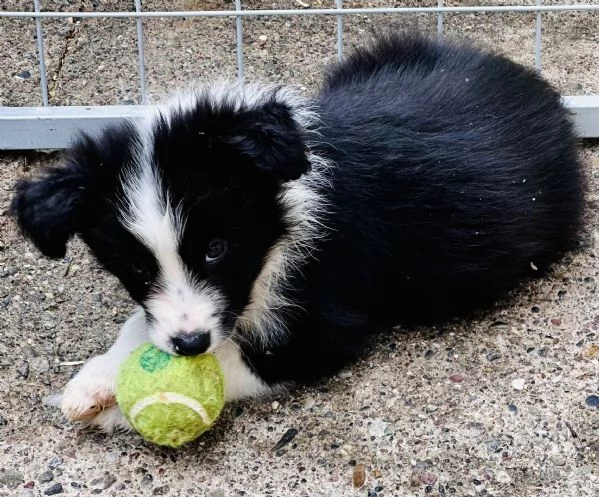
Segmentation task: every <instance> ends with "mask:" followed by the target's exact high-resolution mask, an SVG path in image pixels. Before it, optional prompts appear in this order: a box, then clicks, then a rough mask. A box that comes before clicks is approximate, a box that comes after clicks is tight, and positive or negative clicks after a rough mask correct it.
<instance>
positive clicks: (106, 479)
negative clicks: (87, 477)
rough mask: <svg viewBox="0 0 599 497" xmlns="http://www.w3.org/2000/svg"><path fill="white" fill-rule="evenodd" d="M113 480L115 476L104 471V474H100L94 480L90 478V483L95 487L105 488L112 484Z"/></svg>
mask: <svg viewBox="0 0 599 497" xmlns="http://www.w3.org/2000/svg"><path fill="white" fill-rule="evenodd" d="M115 481H116V476H114V475H111V474H110V473H106V474H105V475H104V476H101V477H100V478H96V479H95V480H92V481H91V485H92V486H94V487H96V488H100V489H102V490H106V489H107V488H109V487H110V486H112V485H113V484H114V482H115Z"/></svg>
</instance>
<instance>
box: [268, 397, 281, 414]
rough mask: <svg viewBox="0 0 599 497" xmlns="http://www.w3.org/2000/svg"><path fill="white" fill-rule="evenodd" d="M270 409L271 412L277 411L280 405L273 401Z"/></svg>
mask: <svg viewBox="0 0 599 497" xmlns="http://www.w3.org/2000/svg"><path fill="white" fill-rule="evenodd" d="M270 407H272V410H273V411H277V410H278V409H279V407H281V404H279V403H278V402H277V401H276V400H274V401H273V403H272V404H270Z"/></svg>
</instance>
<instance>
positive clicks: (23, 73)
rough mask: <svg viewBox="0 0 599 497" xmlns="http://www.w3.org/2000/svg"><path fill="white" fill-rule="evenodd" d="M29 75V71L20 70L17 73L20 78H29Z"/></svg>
mask: <svg viewBox="0 0 599 497" xmlns="http://www.w3.org/2000/svg"><path fill="white" fill-rule="evenodd" d="M30 77H31V73H30V72H29V71H21V72H18V73H17V78H18V79H21V80H25V79H29V78H30Z"/></svg>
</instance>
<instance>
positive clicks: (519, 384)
mask: <svg viewBox="0 0 599 497" xmlns="http://www.w3.org/2000/svg"><path fill="white" fill-rule="evenodd" d="M524 383H526V380H525V379H524V378H516V379H515V380H514V381H512V388H513V389H514V390H524Z"/></svg>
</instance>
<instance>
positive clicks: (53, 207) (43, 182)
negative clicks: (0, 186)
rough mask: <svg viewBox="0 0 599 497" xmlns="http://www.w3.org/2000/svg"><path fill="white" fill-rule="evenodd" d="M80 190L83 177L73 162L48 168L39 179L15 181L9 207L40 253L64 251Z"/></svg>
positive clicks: (77, 214)
mask: <svg viewBox="0 0 599 497" xmlns="http://www.w3.org/2000/svg"><path fill="white" fill-rule="evenodd" d="M84 190H85V183H84V177H83V175H82V173H81V171H80V170H78V168H76V167H75V166H69V167H65V168H55V169H49V170H48V171H47V174H46V175H45V176H44V177H42V178H40V179H36V180H27V181H20V182H19V183H17V185H16V195H15V197H14V199H13V201H12V205H11V211H12V213H13V215H14V216H16V218H17V221H18V223H19V226H20V228H21V231H22V232H23V234H24V235H25V236H27V237H29V238H30V239H31V240H32V241H33V243H35V245H36V246H37V248H39V249H40V250H41V252H42V253H43V254H44V255H47V256H48V257H63V256H64V255H65V252H66V244H67V241H68V240H69V239H70V238H71V237H72V236H73V235H74V234H75V232H77V230H78V226H79V221H80V217H81V204H82V198H83V193H84Z"/></svg>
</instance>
